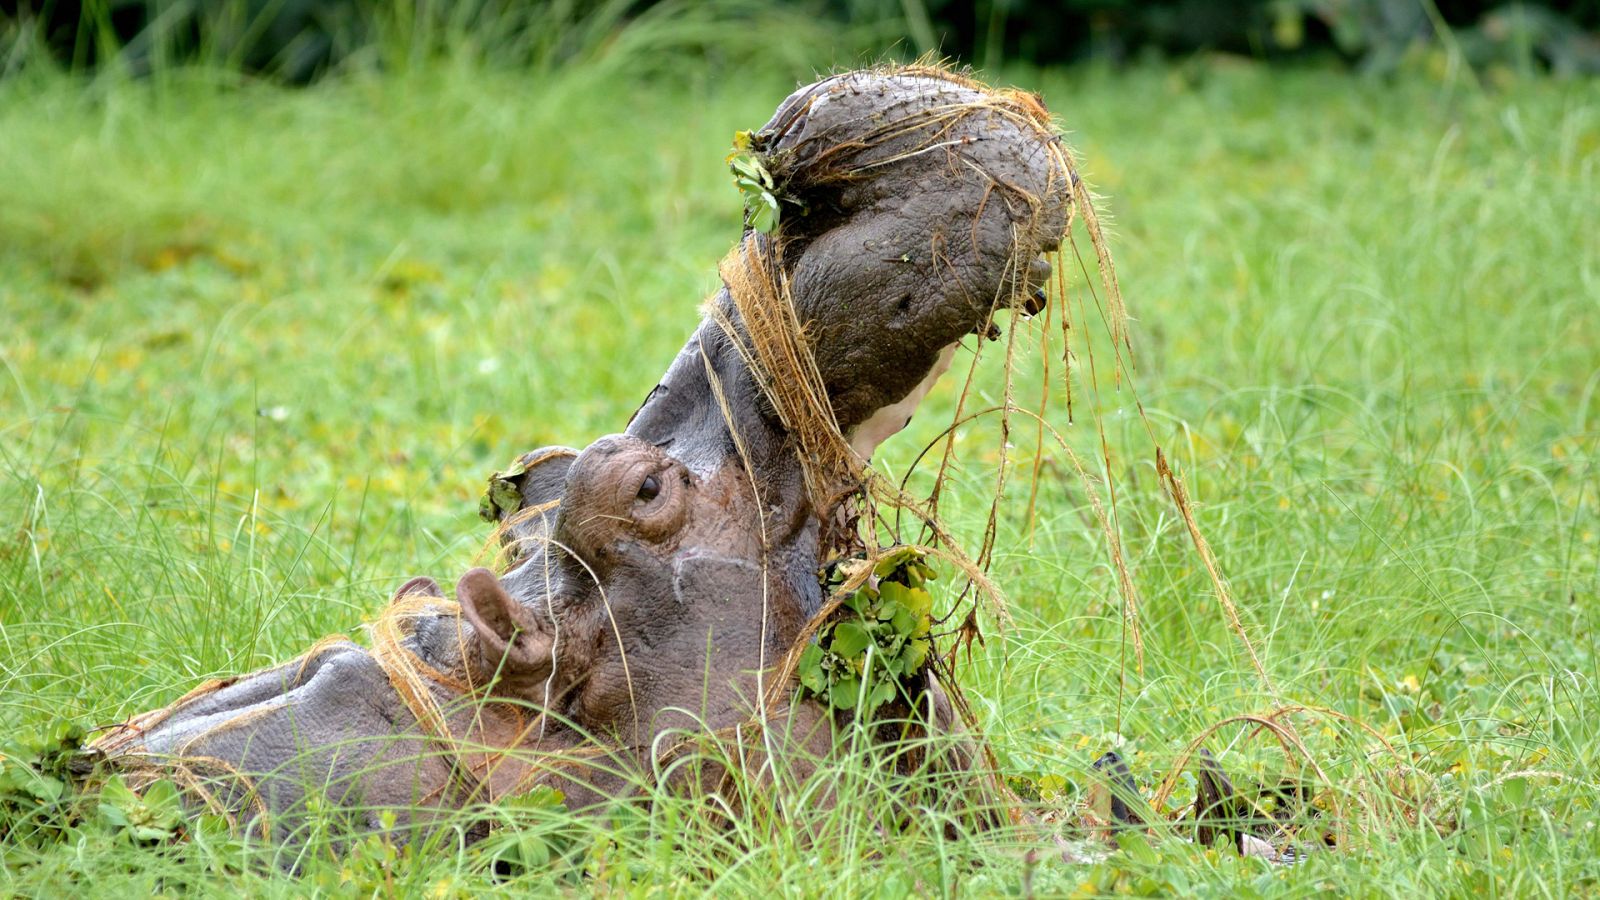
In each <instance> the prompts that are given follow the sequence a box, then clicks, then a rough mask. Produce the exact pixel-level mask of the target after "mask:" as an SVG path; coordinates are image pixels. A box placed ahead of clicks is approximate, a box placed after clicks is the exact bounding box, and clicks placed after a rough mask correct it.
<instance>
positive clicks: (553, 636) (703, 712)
mask: <svg viewBox="0 0 1600 900" xmlns="http://www.w3.org/2000/svg"><path fill="white" fill-rule="evenodd" d="M566 469H567V475H566V478H565V480H564V482H563V485H562V493H561V496H560V500H559V512H558V513H557V514H556V516H555V517H554V521H553V523H552V527H551V528H550V533H549V537H548V539H547V540H546V541H545V542H544V545H543V546H542V547H540V548H539V549H538V550H537V551H535V552H533V553H531V554H529V555H528V556H527V557H526V558H524V559H523V560H522V562H521V564H520V565H519V566H518V567H517V569H516V570H514V572H513V573H512V574H511V575H510V576H508V577H507V579H506V581H505V582H504V583H502V582H501V580H500V579H498V578H496V577H495V576H494V575H493V574H491V573H490V572H489V571H488V570H486V569H474V570H472V571H471V572H468V573H467V574H466V575H465V576H463V577H462V579H461V580H460V582H459V583H458V585H457V589H456V598H457V600H458V601H459V602H460V604H461V610H462V615H463V618H464V619H465V620H466V621H467V622H468V623H470V624H471V626H472V632H473V635H474V639H475V640H474V642H473V646H474V648H475V651H476V656H475V658H474V659H471V660H469V663H470V664H471V665H472V666H473V667H474V670H475V675H476V679H477V680H478V681H479V682H480V683H492V684H493V685H494V691H495V692H496V693H498V694H500V695H502V696H510V697H516V698H521V699H526V700H531V701H533V702H535V703H536V704H537V705H538V706H539V707H540V708H541V709H543V710H545V711H547V712H549V713H550V714H551V715H552V717H553V718H555V719H558V720H559V722H560V723H561V725H559V726H557V727H558V728H559V727H567V728H581V729H583V730H586V731H588V732H590V733H591V734H594V735H605V736H607V737H610V738H613V739H616V740H620V741H621V742H623V743H633V742H638V741H643V740H646V739H647V738H648V735H649V734H650V733H653V732H655V731H658V730H659V729H660V728H661V727H663V726H665V725H667V724H668V723H667V721H666V720H665V719H663V718H662V715H661V713H662V711H663V710H679V711H681V712H682V713H683V714H684V715H690V716H707V717H710V718H712V719H720V718H726V716H727V715H728V714H729V713H730V712H731V711H733V710H734V709H735V708H736V707H737V706H738V705H739V697H740V695H743V699H744V700H745V701H749V700H751V699H753V688H754V681H753V680H752V679H753V678H754V674H755V673H756V672H757V671H759V670H761V669H762V668H764V667H765V666H766V665H769V664H770V663H771V662H772V661H773V660H775V659H776V658H777V657H778V656H779V655H781V654H782V653H783V651H784V650H785V649H786V648H787V646H788V645H789V643H791V642H792V641H793V640H794V637H795V635H796V634H798V632H799V629H800V628H801V627H802V625H803V624H804V618H803V616H802V615H801V613H800V608H801V600H800V598H798V597H797V596H795V595H794V592H793V590H792V588H790V587H789V586H788V585H787V584H786V583H785V581H784V580H783V579H781V578H778V577H775V576H774V574H773V573H772V572H771V571H770V570H769V569H766V568H764V566H763V564H762V563H763V559H764V558H765V557H766V554H765V553H764V548H763V542H762V530H761V526H760V519H761V518H762V513H761V511H760V510H759V509H758V508H757V506H756V503H755V493H754V491H753V489H752V486H751V483H750V481H749V479H748V477H747V475H746V474H745V473H743V472H741V471H739V470H738V467H736V466H722V467H718V468H716V469H715V470H714V471H712V472H710V473H707V474H705V475H699V474H696V473H695V472H693V471H691V470H690V469H689V467H688V466H686V465H684V464H683V463H682V462H681V461H679V460H678V459H676V458H675V457H673V456H672V455H671V454H669V453H668V452H666V451H665V450H663V449H662V448H660V447H658V446H656V445H655V444H652V443H650V442H648V441H645V440H642V439H640V438H638V437H635V436H632V435H627V434H619V435H611V436H608V437H604V438H601V439H599V440H597V441H595V442H594V443H593V444H591V445H589V447H588V448H587V449H585V450H584V451H583V452H582V453H580V454H578V455H577V457H576V458H575V459H571V460H570V464H568V465H567V466H566ZM812 581H813V582H814V581H815V578H814V577H813V579H812ZM514 594H515V595H516V596H513V595H514ZM763 601H765V602H763ZM708 648H715V650H716V654H715V667H716V668H717V669H718V670H719V671H720V672H722V673H723V674H724V675H725V676H726V677H724V678H721V679H717V680H715V681H713V682H711V683H710V684H708V683H707V681H706V678H705V671H704V666H705V663H706V659H707V650H708ZM695 698H699V702H698V703H696V702H693V701H694V700H695ZM667 718H670V714H669V715H668V717H667ZM681 724H684V725H689V724H690V723H689V722H687V721H685V722H682V723H681Z"/></svg>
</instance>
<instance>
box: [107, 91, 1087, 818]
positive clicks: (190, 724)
mask: <svg viewBox="0 0 1600 900" xmlns="http://www.w3.org/2000/svg"><path fill="white" fill-rule="evenodd" d="M743 144H744V145H745V146H746V147H747V148H748V149H747V152H748V158H747V159H745V160H744V164H743V169H742V171H743V172H744V175H743V177H745V178H746V180H747V181H749V182H750V183H751V184H752V185H754V187H755V188H756V189H757V193H759V194H760V198H761V199H760V202H764V203H768V204H769V206H770V207H772V208H774V209H775V210H776V211H777V212H779V213H781V218H780V221H779V223H778V225H777V227H776V228H775V229H772V230H770V231H761V230H757V229H755V228H751V227H747V228H746V229H745V231H744V234H743V235H742V237H741V239H740V241H739V242H738V244H737V245H736V247H735V248H734V250H733V252H732V253H730V255H729V256H728V257H727V259H725V260H724V261H723V265H722V267H721V272H722V275H723V281H724V284H723V286H722V288H721V289H720V290H719V291H718V292H717V293H716V294H715V295H714V296H712V297H711V298H710V300H709V301H708V302H707V305H706V311H707V315H706V317H705V319H704V321H703V322H702V323H701V325H700V327H699V329H698V330H697V331H696V332H695V333H694V334H693V336H692V337H691V338H690V340H689V342H688V343H687V345H686V346H685V347H684V348H683V350H682V351H681V352H680V353H679V354H678V356H677V358H676V359H675V360H674V361H673V362H672V364H671V365H670V366H669V367H668V369H667V372H666V374H665V375H664V376H663V377H662V378H661V380H660V382H659V383H658V384H657V385H655V387H654V388H653V389H652V390H651V391H650V392H649V395H648V397H647V398H646V400H645V402H644V403H643V405H642V406H641V407H640V408H639V410H638V411H637V412H636V413H635V415H634V416H633V418H632V420H631V421H630V422H629V423H628V425H627V428H626V431H625V432H624V433H622V434H617V435H611V436H608V437H603V438H600V439H599V440H597V441H595V442H593V443H592V444H590V445H589V446H588V447H587V448H585V449H583V450H582V452H577V451H573V450H568V449H565V448H549V449H547V450H543V451H536V452H535V453H533V454H529V455H528V456H526V457H524V459H523V461H522V464H521V465H519V466H518V467H517V469H516V470H515V471H516V474H514V475H507V476H505V477H504V478H502V479H500V481H499V482H497V483H496V484H495V487H494V491H495V496H496V497H497V499H496V500H495V502H494V503H493V504H491V511H492V512H493V513H494V514H495V518H497V519H498V520H499V522H500V525H501V532H502V534H503V535H504V539H505V541H506V542H507V545H508V550H509V555H510V557H511V559H512V565H511V567H510V568H509V569H508V570H506V571H505V572H504V573H503V574H501V575H496V574H494V573H492V572H490V571H489V570H487V569H474V570H472V571H470V572H468V573H467V574H466V575H464V576H463V577H462V578H461V579H460V581H459V584H458V587H457V599H458V601H459V609H457V608H455V607H452V606H450V605H449V604H448V603H446V602H444V600H443V598H442V596H440V594H441V593H442V592H439V591H438V590H437V586H436V585H434V584H433V583H432V582H431V581H426V580H423V581H420V582H413V583H411V584H409V585H408V586H407V588H406V589H404V590H403V593H406V594H408V595H411V596H410V597H409V599H408V600H407V603H406V604H397V606H400V607H403V612H404V623H403V626H401V625H393V623H394V622H395V621H398V618H399V615H400V614H399V613H394V614H393V615H391V614H386V617H385V619H384V620H381V621H380V623H379V627H378V628H375V636H376V638H379V639H381V640H376V641H375V647H374V649H373V650H371V651H368V650H365V649H363V648H360V647H356V646H355V645H353V644H348V643H345V644H327V645H320V644H319V646H318V650H317V651H316V652H315V653H313V654H310V655H308V656H307V657H306V658H304V659H302V660H298V661H296V662H295V663H291V664H289V665H287V666H284V667H280V668H277V669H272V670H268V671H267V672H263V673H258V674H256V675H254V676H248V677H245V678H242V679H231V680H229V681H228V682H226V683H225V684H224V685H222V686H220V687H216V688H215V689H211V690H202V691H198V692H194V693H192V694H191V695H189V696H187V697H185V698H184V699H182V700H180V701H179V702H178V703H176V704H174V706H172V707H169V708H168V709H165V710H160V711H157V712H156V713H151V714H147V715H146V716H142V717H138V718H136V719H135V720H133V721H132V722H130V723H129V724H128V725H127V726H124V727H122V728H121V729H119V730H117V731H114V732H113V733H112V734H110V735H109V736H107V737H106V738H103V739H102V740H101V741H100V742H99V748H100V749H101V750H102V751H103V752H105V753H106V754H107V755H110V756H122V757H128V756H132V755H146V756H148V755H157V756H161V755H165V756H168V757H171V756H192V757H204V758H207V759H211V760H220V761H222V762H223V763H225V764H226V765H227V766H228V767H229V768H230V769H231V770H232V771H235V772H240V773H246V774H251V775H253V776H256V777H259V778H262V779H264V780H265V784H264V786H263V789H262V791H261V795H262V796H264V797H265V798H266V800H265V804H266V806H267V807H270V808H271V809H272V810H274V811H282V810H284V809H286V808H290V807H292V806H294V805H295V804H299V803H302V802H303V798H304V795H305V793H306V792H307V791H309V790H312V789H313V788H308V787H306V786H304V784H289V783H288V782H287V780H286V779H279V778H278V777H277V775H276V774H275V773H279V772H283V771H285V770H286V769H289V768H292V769H293V770H294V771H295V772H297V773H301V774H302V775H304V774H305V773H310V776H309V778H308V779H306V780H307V781H308V782H309V783H310V784H312V785H314V789H315V790H317V791H319V792H322V793H323V794H325V795H327V796H329V797H332V798H334V799H335V800H336V801H337V802H340V803H348V802H356V801H355V800H351V799H349V798H359V799H360V801H361V802H364V803H366V804H369V805H370V804H373V803H382V802H385V801H389V802H399V801H401V800H404V801H405V802H406V803H407V804H409V806H410V807H412V808H414V807H415V806H416V805H417V804H418V803H425V804H433V805H435V806H438V807H440V808H448V807H450V806H451V805H460V804H461V803H463V802H465V801H466V800H467V799H469V798H471V797H479V798H481V796H482V794H479V793H475V791H477V788H478V787H481V786H482V785H483V784H489V785H490V794H491V795H497V794H499V793H504V792H505V791H508V790H513V789H519V788H521V787H523V786H525V785H526V784H527V783H528V777H530V776H529V773H532V774H531V777H533V778H535V779H536V778H538V777H541V776H540V772H541V771H543V770H544V768H547V767H546V766H544V764H541V763H540V762H538V759H539V758H540V757H539V754H541V753H557V752H561V751H565V750H570V749H571V748H574V747H579V746H581V745H591V746H598V747H602V748H608V749H606V750H605V751H604V752H606V753H610V754H612V755H613V756H616V755H623V756H626V755H627V754H628V753H634V754H635V755H636V757H637V755H638V754H639V753H641V752H642V751H643V750H645V749H646V748H649V747H650V745H651V744H652V742H653V741H654V740H655V739H656V738H657V737H659V736H660V735H661V734H663V733H664V732H665V731H666V730H668V729H685V728H687V729H695V728H698V729H701V730H715V729H721V728H725V727H727V726H731V725H736V724H738V723H740V722H742V721H745V720H747V719H748V718H749V717H750V716H751V714H752V712H754V711H756V710H757V708H758V707H761V706H762V705H763V704H764V703H765V702H766V697H768V696H770V695H772V694H773V691H772V688H773V685H771V684H767V683H764V682H763V679H767V680H769V681H770V680H771V679H772V678H773V677H774V673H773V667H774V665H775V664H776V663H777V662H778V661H779V660H780V659H781V658H783V656H784V655H785V654H786V653H787V652H789V651H790V649H791V648H792V647H793V646H794V645H795V643H796V641H797V640H798V639H799V638H800V636H801V635H802V634H804V629H805V626H806V624H807V622H808V620H809V619H810V618H811V617H812V616H814V615H815V614H816V613H817V612H818V610H819V608H821V606H822V602H823V591H822V588H821V586H820V584H819V574H818V573H819V568H820V567H821V566H822V565H823V564H824V563H826V562H827V561H828V558H829V557H830V556H831V555H832V554H834V553H835V552H837V551H838V550H839V549H841V548H842V547H847V546H849V543H850V541H849V538H850V532H851V530H852V528H851V524H850V523H851V517H850V516H849V515H848V509H846V508H844V507H845V506H846V505H847V503H848V502H849V501H848V498H850V497H851V496H853V495H854V496H859V492H860V488H861V486H862V484H863V480H862V472H863V469H864V467H865V466H866V463H867V459H868V458H869V457H870V456H871V454H872V452H873V450H874V449H875V448H876V447H877V445H878V444H879V443H880V442H881V441H883V440H884V439H886V438H887V437H888V436H890V435H892V434H893V433H894V432H896V431H898V430H899V429H900V428H902V427H903V426H904V425H905V424H906V422H907V420H908V419H909V417H910V416H911V414H912V412H913V411H914V410H915V408H916V406H917V404H918V403H919V402H920V401H921V399H922V398H923V396H924V395H925V394H926V393H927V391H928V389H929V387H930V386H931V384H932V383H933V381H934V380H935V379H937V378H938V376H939V375H940V374H941V373H942V372H943V371H944V370H945V368H947V367H948V366H949V364H950V359H951V355H952V353H953V352H954V350H955V348H956V346H957V345H958V344H959V343H960V342H961V341H963V340H982V339H983V337H984V336H985V335H987V334H990V333H991V332H992V331H993V329H994V328H995V324H994V322H993V321H992V319H993V316H994V314H995V312H996V311H998V310H1005V309H1022V310H1024V311H1028V310H1030V309H1034V308H1036V307H1033V306H1032V304H1033V302H1034V301H1033V299H1032V298H1033V297H1034V295H1035V294H1036V292H1037V289H1038V286H1039V285H1040V284H1042V283H1043V281H1044V279H1045V278H1046V277H1047V275H1048V273H1049V267H1048V266H1046V265H1044V263H1043V262H1042V260H1041V259H1040V256H1041V254H1042V253H1045V252H1047V251H1050V250H1053V249H1054V248H1055V247H1056V246H1057V245H1058V243H1059V241H1060V239H1061V236H1062V233H1063V231H1064V229H1065V226H1066V223H1067V215H1068V210H1069V208H1070V203H1071V201H1072V199H1073V195H1074V189H1075V183H1074V182H1073V181H1072V179H1071V176H1070V168H1069V167H1068V166H1067V164H1066V160H1065V157H1064V155H1063V151H1062V150H1061V149H1060V148H1059V146H1058V145H1057V144H1056V140H1055V137H1054V135H1053V133H1052V132H1051V130H1050V128H1049V124H1048V119H1047V116H1045V114H1044V113H1043V110H1042V108H1041V107H1040V106H1039V105H1038V103H1037V101H1036V100H1035V99H1033V98H1031V97H1029V96H1027V95H1022V94H1017V93H1014V92H996V91H990V90H988V89H986V88H982V87H981V86H978V85H976V84H974V83H972V82H969V81H966V80H964V79H961V78H958V77H955V76H952V75H950V74H948V73H945V72H942V71H937V70H922V69H901V70H889V71H881V72H855V73H849V74H845V75H840V76H836V77H833V78H829V79H826V80H823V81H821V82H818V83H816V84H813V85H810V86H808V87H806V88H803V89H801V90H800V91H797V92H796V93H795V94H793V95H792V96H790V97H789V98H788V99H787V100H785V101H784V103H783V104H782V106H780V108H779V110H778V112H777V114H776V115H775V116H774V117H773V118H772V119H771V120H770V121H769V122H768V123H767V124H766V125H765V126H763V127H762V128H760V129H758V130H757V131H755V132H754V133H752V134H750V135H749V136H748V137H747V138H746V139H745V140H744V141H743ZM507 496H509V502H502V499H501V498H505V497H507ZM841 536H842V537H841ZM395 609H396V607H391V613H393V612H394V610H395ZM386 625H388V626H393V627H386ZM397 659H404V660H410V661H411V662H410V663H407V664H406V665H405V666H398V665H397V663H396V662H395V660H397ZM419 673H420V674H419ZM778 687H779V688H780V689H781V688H782V687H783V686H781V685H779V686H778ZM779 693H780V694H781V693H782V692H781V690H780V691H779ZM396 694H398V695H400V698H401V699H396V696H395V695H396ZM419 697H420V698H422V699H420V700H419V699H418V698H419ZM430 698H431V699H430ZM462 699H466V700H471V701H472V703H471V704H468V706H470V709H469V711H468V712H465V713H461V714H459V715H455V714H452V713H451V712H450V711H449V710H448V709H446V710H445V711H444V712H440V711H439V709H440V708H441V706H444V707H448V706H450V701H452V700H462ZM485 700H494V701H514V703H497V702H489V703H485V702H484V701H485ZM402 701H403V702H402ZM501 706H520V707H522V708H524V709H531V710H532V711H533V716H532V721H531V722H530V721H529V720H527V719H526V718H525V717H523V716H522V715H521V714H517V715H510V714H508V717H507V718H505V720H504V722H503V723H502V724H501V725H496V724H495V723H496V719H495V715H492V714H490V713H488V712H485V710H487V709H493V708H498V707H501ZM453 708H454V709H456V710H460V709H462V708H464V707H463V706H462V704H456V705H455V706H454V707H453ZM813 718H814V719H815V720H817V721H824V720H825V719H826V717H825V716H823V715H822V714H820V713H819V714H817V715H815V716H813ZM397 735H412V736H418V737H419V740H421V741H423V742H425V743H428V744H429V747H430V748H432V749H430V751H429V752H428V753H426V754H418V753H402V752H399V751H396V750H394V749H393V748H394V741H393V740H392V739H393V738H395V737H396V736H397ZM379 738H382V739H384V740H382V741H377V739H379ZM467 738H470V739H471V741H473V742H475V743H476V744H478V745H479V746H484V745H487V746H489V747H490V748H491V749H494V748H498V750H501V751H503V750H515V751H519V752H522V755H521V756H520V757H518V758H519V759H521V760H523V761H522V762H521V763H519V764H518V767H514V768H516V771H515V772H514V773H513V774H512V775H504V774H503V773H502V774H500V775H494V773H490V774H486V775H483V776H482V780H481V781H479V782H476V783H475V784H476V786H471V785H469V789H467V790H466V791H465V793H463V791H462V790H458V789H456V788H455V787H451V785H455V784H456V782H458V781H460V780H461V779H462V778H463V773H467V774H469V775H473V777H474V778H476V777H477V775H475V774H474V773H477V770H478V764H477V763H475V762H472V761H471V760H469V761H468V763H467V765H465V766H462V765H456V764H453V763H450V762H449V761H448V759H442V758H441V754H440V753H439V752H438V749H437V748H438V746H439V745H440V744H441V743H442V744H444V745H446V747H447V749H448V748H454V747H455V746H457V744H458V743H459V742H461V741H463V740H465V739H467ZM369 739H371V741H377V742H376V743H371V742H370V741H369V743H370V746H371V749H370V750H362V751H361V752H355V751H354V750H352V749H351V748H352V747H353V746H356V745H359V746H362V747H366V746H368V744H363V743H362V742H363V741H368V740H369ZM334 745H337V746H339V747H340V750H339V752H337V753H336V752H332V751H330V750H328V749H327V748H328V747H330V746H334ZM452 752H453V751H452ZM296 754H298V756H297V755H296ZM319 754H320V755H319ZM448 755H449V754H444V756H445V757H448ZM511 755H512V754H506V753H504V752H496V753H493V754H489V756H492V757H493V760H492V761H485V762H483V766H484V767H486V770H487V768H493V767H494V766H496V765H500V763H501V762H503V758H506V757H508V756H511ZM290 758H295V759H297V760H299V761H298V763H297V765H295V766H293V767H289V766H286V763H287V761H288V760H289V759H290ZM419 759H420V760H421V761H420V762H419ZM486 759H487V757H486ZM308 760H309V761H308ZM496 771H499V770H496ZM491 776H493V777H491ZM468 780H469V781H470V780H471V779H468ZM429 785H432V787H428V786H429ZM419 786H420V787H419ZM614 789H616V785H611V786H606V785H600V786H599V787H597V788H596V794H597V795H598V796H597V797H596V799H597V800H598V799H603V797H604V795H605V794H606V793H607V792H608V791H611V790H614ZM570 796H573V795H572V794H570V793H569V797H570Z"/></svg>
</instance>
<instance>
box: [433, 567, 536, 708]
mask: <svg viewBox="0 0 1600 900" xmlns="http://www.w3.org/2000/svg"><path fill="white" fill-rule="evenodd" d="M456 600H457V602H459V603H460V604H461V615H462V617H463V618H465V619H466V620H467V622H469V623H470V624H471V625H472V630H473V632H474V633H475V636H476V639H477V644H478V651H479V652H478V657H479V658H478V662H479V664H480V668H481V669H482V672H481V673H480V674H482V675H484V676H485V678H490V677H495V676H499V677H500V678H501V680H502V683H503V686H505V687H508V688H512V689H515V688H517V687H518V686H520V685H523V684H526V683H529V682H532V681H541V680H543V679H544V678H545V677H546V676H547V675H549V673H550V668H551V666H552V665H553V660H552V659H551V650H552V649H553V646H552V643H551V641H550V638H549V636H548V635H546V634H545V633H544V630H543V629H541V628H540V627H539V626H538V624H537V623H536V622H535V621H534V620H533V617H532V616H530V615H529V614H528V610H527V609H526V608H525V607H523V606H522V604H520V603H518V602H517V601H515V600H513V599H511V595H510V594H508V593H506V590H505V588H503V587H501V586H500V579H498V578H496V577H495V576H494V573H492V572H490V571H489V570H488V569H483V568H477V569H472V570H471V571H469V572H467V573H466V574H465V575H462V576H461V580H460V581H458V582H456Z"/></svg>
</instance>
